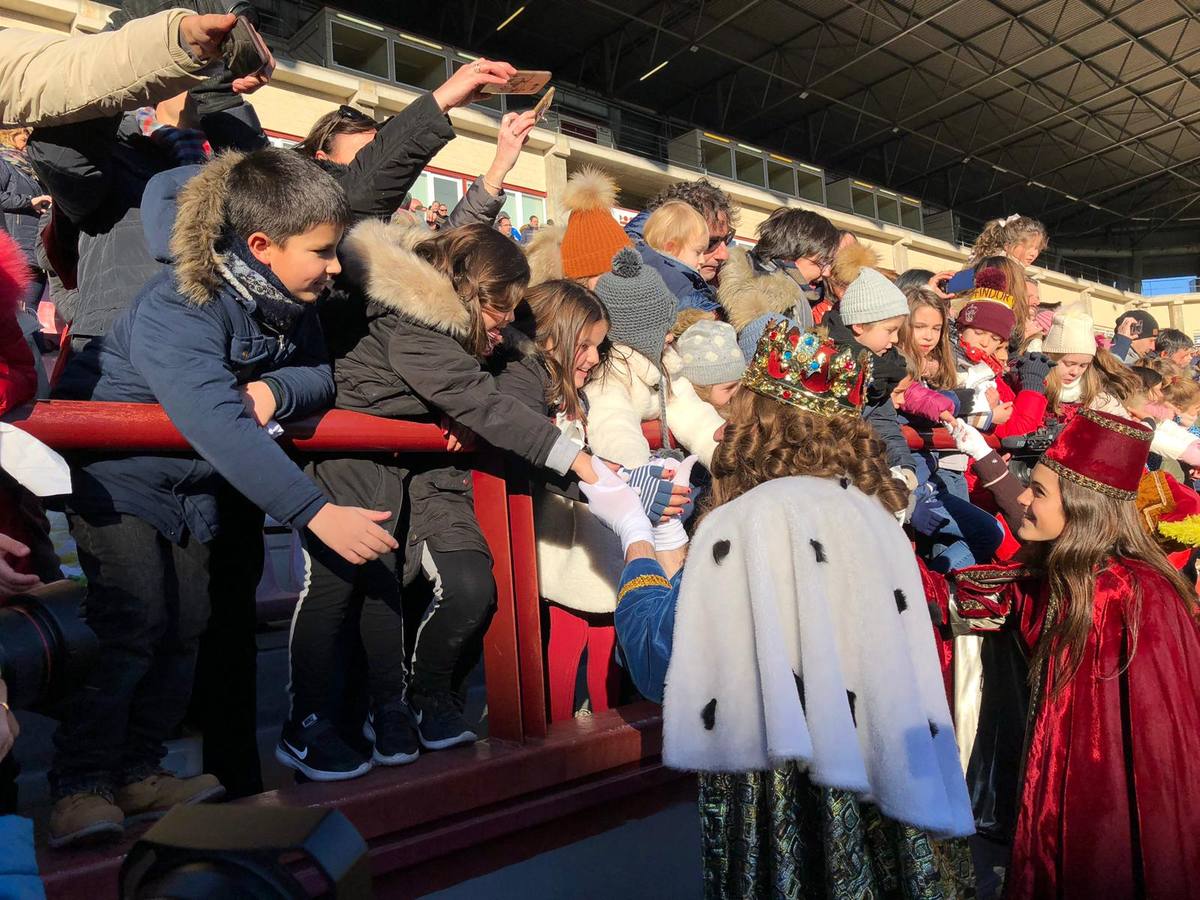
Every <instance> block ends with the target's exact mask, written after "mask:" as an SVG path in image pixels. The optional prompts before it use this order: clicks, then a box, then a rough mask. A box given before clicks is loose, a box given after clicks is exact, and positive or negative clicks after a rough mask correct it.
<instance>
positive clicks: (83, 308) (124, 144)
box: [28, 103, 267, 337]
mask: <svg viewBox="0 0 1200 900" xmlns="http://www.w3.org/2000/svg"><path fill="white" fill-rule="evenodd" d="M200 124H201V127H202V128H203V130H204V131H205V134H206V135H207V136H208V138H209V143H210V145H212V148H213V151H214V152H219V151H221V150H224V149H239V150H255V149H258V148H259V147H262V146H266V143H267V139H266V136H265V135H264V134H263V132H262V127H261V126H260V125H259V122H258V116H257V115H256V114H255V112H254V110H253V108H251V107H250V106H249V105H247V104H243V103H239V104H238V105H236V106H233V107H231V108H229V109H224V110H222V111H220V112H217V113H213V114H212V115H209V116H205V117H204V118H202V119H201V123H200ZM28 154H29V159H30V161H31V162H32V163H33V167H34V169H35V170H36V171H37V173H38V177H39V178H40V179H41V182H42V184H43V185H45V187H46V189H47V191H48V192H49V194H50V195H51V196H52V197H53V198H54V204H55V207H56V209H55V216H56V217H65V218H66V219H67V220H69V221H70V223H71V224H73V225H74V226H75V227H77V228H78V230H79V241H78V247H77V251H78V264H77V267H76V272H75V275H76V279H75V280H76V285H77V287H78V289H79V293H78V299H77V301H76V304H75V306H74V308H72V309H67V310H65V311H63V315H64V318H67V319H68V320H70V322H71V333H72V336H74V337H95V336H98V335H103V334H105V333H106V332H107V331H108V328H109V326H110V325H111V324H112V322H113V320H114V319H116V317H117V316H118V315H120V313H121V312H122V311H123V310H125V309H127V308H128V307H129V305H130V303H131V302H132V301H133V298H134V297H135V296H136V295H137V293H138V291H140V290H141V289H142V286H143V285H144V284H145V283H146V282H147V281H149V280H150V279H151V278H152V277H153V276H154V275H156V274H158V272H159V270H160V269H161V268H162V264H161V263H159V262H156V261H155V259H154V258H153V257H152V256H151V255H150V251H149V250H148V249H147V247H146V240H145V237H144V236H143V232H142V217H141V205H142V192H143V191H144V190H145V189H146V183H147V182H148V181H149V180H150V179H151V178H152V177H154V176H155V175H157V174H158V173H159V172H163V171H166V170H167V169H172V168H175V167H176V166H177V165H178V164H179V163H178V162H177V161H176V159H175V158H174V157H173V156H172V155H171V154H170V153H169V152H168V151H167V150H165V149H164V148H163V147H162V145H160V144H159V143H157V142H155V141H153V140H151V139H150V138H148V137H146V136H145V135H143V134H142V133H141V130H140V128H139V126H138V122H137V118H136V116H135V115H134V114H133V113H130V114H127V115H125V116H123V117H121V118H120V119H93V120H91V121H87V122H80V123H78V124H74V125H60V126H55V127H51V128H37V129H34V132H33V134H32V136H31V138H30V141H29V150H28ZM59 274H60V275H64V277H66V275H67V274H68V273H64V272H60V273H59Z"/></svg>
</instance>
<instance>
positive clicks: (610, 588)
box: [537, 344, 724, 613]
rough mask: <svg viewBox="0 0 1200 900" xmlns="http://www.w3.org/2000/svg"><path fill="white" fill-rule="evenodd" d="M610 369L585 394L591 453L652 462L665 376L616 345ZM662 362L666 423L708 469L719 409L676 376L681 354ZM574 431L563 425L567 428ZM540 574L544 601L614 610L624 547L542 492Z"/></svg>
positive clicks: (582, 507) (583, 508)
mask: <svg viewBox="0 0 1200 900" xmlns="http://www.w3.org/2000/svg"><path fill="white" fill-rule="evenodd" d="M613 350H614V352H613V356H612V363H611V364H610V369H609V371H608V372H607V373H606V375H605V376H604V377H603V378H600V379H598V380H597V381H594V382H592V383H591V384H589V385H588V386H587V388H586V393H587V398H588V428H587V437H588V445H589V446H590V447H591V450H592V452H593V453H595V454H596V455H597V456H601V457H603V458H605V459H608V460H612V461H613V462H618V463H620V464H621V465H623V466H630V467H634V466H640V465H642V464H643V463H645V462H647V461H649V459H650V445H649V443H648V442H647V441H646V438H645V436H644V435H643V434H642V422H645V421H654V422H657V421H658V417H659V412H660V410H661V405H660V402H659V393H658V382H659V380H660V379H661V378H662V377H663V376H662V375H661V374H660V373H659V371H658V370H657V369H656V368H654V366H653V365H652V364H651V363H650V361H649V360H648V359H646V357H644V356H642V355H641V354H640V353H637V352H635V351H633V350H631V349H630V348H629V347H626V346H624V345H621V344H618V345H616V346H615V347H614V348H613ZM663 364H664V367H665V368H666V370H667V373H668V376H669V377H670V378H671V395H670V397H669V398H668V400H667V425H668V427H669V428H670V429H671V433H672V434H673V435H674V436H675V439H676V441H677V442H678V443H679V445H680V446H681V447H682V448H683V449H685V450H687V451H688V452H690V453H695V454H696V455H697V456H699V457H700V462H701V463H703V464H704V466H705V467H707V466H708V465H709V464H710V463H711V462H712V455H713V451H714V450H715V449H716V447H717V440H716V437H715V434H716V431H717V429H719V428H720V427H721V425H722V424H724V420H723V419H722V418H721V417H720V415H719V414H718V413H717V411H716V410H715V409H713V408H712V406H710V405H709V404H707V403H705V402H704V401H703V400H701V399H700V398H699V397H698V396H697V395H696V391H695V388H693V387H692V385H691V383H690V382H689V381H687V379H685V378H683V377H682V376H681V375H679V374H678V372H679V368H680V360H679V354H677V353H676V352H675V351H674V350H673V349H671V348H667V351H666V352H665V353H664V354H663ZM569 427H572V426H570V425H560V428H563V429H564V432H566V429H567V428H569ZM537 513H538V519H537V526H538V575H539V578H540V582H541V591H542V596H543V597H544V598H545V599H547V600H549V601H551V602H553V603H557V604H559V605H560V606H565V607H568V608H570V609H575V610H580V611H582V612H589V613H611V612H612V611H613V610H614V609H616V608H617V587H618V585H617V581H618V579H619V578H620V576H621V569H622V568H623V567H624V564H625V563H624V557H623V555H622V553H621V542H620V541H619V540H618V539H617V537H616V535H614V534H613V533H612V531H610V530H609V529H608V528H607V527H606V526H605V525H604V524H603V523H601V522H600V521H599V520H598V519H597V518H596V517H595V516H593V515H592V514H591V512H589V511H588V508H587V504H586V503H577V502H574V501H572V500H568V499H567V498H565V497H562V496H560V495H557V494H550V493H546V492H543V493H542V495H541V497H540V499H539V502H538V508H537Z"/></svg>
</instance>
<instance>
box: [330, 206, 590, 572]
mask: <svg viewBox="0 0 1200 900" xmlns="http://www.w3.org/2000/svg"><path fill="white" fill-rule="evenodd" d="M428 236H429V235H428V232H426V231H425V229H424V228H422V227H420V226H415V225H409V224H404V223H384V222H379V221H366V222H361V223H360V224H358V225H356V226H355V227H354V228H353V229H352V230H351V231H350V233H349V234H348V235H347V236H346V239H345V240H344V241H343V242H342V246H341V249H340V251H339V255H340V257H341V261H342V264H343V267H344V269H343V273H342V276H341V277H340V279H339V286H340V288H341V291H342V293H341V295H340V296H338V297H336V298H335V299H333V300H332V301H331V303H330V311H331V312H333V314H334V315H333V316H332V318H331V319H330V320H329V321H330V323H331V326H332V327H333V328H334V329H335V330H334V331H333V332H332V333H331V334H330V335H329V337H330V349H331V353H330V355H331V357H332V358H333V360H334V381H335V383H336V385H337V401H336V406H337V407H338V408H339V409H352V410H356V411H358V412H364V413H369V414H372V415H378V416H386V417H388V418H413V417H420V416H432V417H439V416H441V415H446V416H449V417H450V418H452V419H454V420H455V421H456V422H458V423H460V424H461V425H464V426H466V427H467V428H470V429H471V430H472V431H473V432H475V434H477V435H479V437H480V438H482V439H483V440H485V441H487V442H488V443H489V444H491V445H492V446H493V447H496V448H497V449H500V450H507V451H509V452H510V453H513V454H515V455H516V456H518V457H519V458H521V459H523V460H525V461H527V462H529V463H531V464H532V465H535V466H538V467H543V468H547V469H550V470H552V471H555V472H557V473H559V474H565V473H566V472H567V471H568V469H569V468H570V466H571V463H572V462H573V461H574V459H575V456H576V455H577V453H578V451H579V447H578V446H576V445H575V444H574V443H573V442H571V441H570V440H568V439H567V438H565V437H563V435H562V434H561V433H560V432H559V430H558V429H557V428H556V427H555V426H554V424H553V423H552V422H551V421H550V420H549V418H547V417H546V416H545V415H544V413H540V412H538V411H536V410H535V408H533V407H535V406H536V403H532V404H531V403H530V402H529V401H528V400H527V399H522V398H520V397H519V396H517V395H515V394H514V393H513V392H510V391H504V390H501V389H500V388H499V387H498V385H497V383H496V380H495V378H494V377H493V376H495V375H497V374H499V373H500V372H502V371H503V370H504V369H505V367H507V366H509V365H513V364H515V363H518V362H519V361H520V360H521V358H522V356H523V355H524V354H525V353H532V352H534V351H533V349H532V345H531V343H530V342H529V341H528V338H526V337H524V336H523V335H521V334H520V333H519V332H517V331H516V330H515V329H512V328H509V329H506V330H505V344H506V345H507V347H503V348H502V349H500V350H497V352H495V353H493V354H492V356H491V357H489V359H488V360H486V361H481V360H479V359H477V358H476V357H474V356H472V355H471V354H470V353H468V352H467V351H466V350H465V349H464V348H463V346H462V344H461V343H460V339H461V338H462V337H463V336H464V335H465V334H466V333H467V329H468V327H469V324H470V318H469V314H468V311H467V309H466V307H465V306H464V305H463V303H462V301H461V300H460V299H459V297H458V294H457V293H456V292H455V290H454V286H453V285H452V283H451V282H450V279H448V278H447V277H445V276H444V275H442V274H441V273H440V272H439V271H438V270H436V269H435V268H433V266H431V265H430V264H429V263H427V262H425V260H423V259H421V258H420V257H419V256H417V255H416V254H415V253H413V252H412V248H413V247H414V246H415V245H416V244H417V243H419V242H420V241H421V240H422V239H424V238H426V237H428ZM522 381H523V382H524V383H526V384H533V383H534V382H533V381H531V380H529V379H527V378H523V379H522ZM543 410H544V406H543ZM448 459H450V458H449V457H447V456H445V455H442V454H434V455H429V456H411V455H402V456H400V457H398V458H397V459H395V460H393V461H387V462H384V461H382V460H379V459H376V458H367V457H338V458H324V459H320V460H317V461H315V462H314V463H313V464H312V475H313V477H314V478H316V479H317V481H318V482H319V483H320V484H321V485H322V486H323V487H324V488H325V489H326V491H328V492H329V494H330V495H331V496H332V497H333V498H334V501H335V502H337V503H345V504H349V505H353V506H366V507H369V508H374V509H387V510H391V511H392V512H393V513H397V512H399V513H400V515H398V516H397V518H395V519H394V520H393V523H394V527H395V529H396V532H395V533H397V534H399V533H400V532H405V533H406V539H405V540H403V541H401V543H402V544H404V545H406V555H405V566H404V573H405V580H406V581H407V580H408V579H409V578H412V577H413V576H415V574H416V572H417V569H418V567H419V564H420V547H421V544H422V543H423V542H425V541H428V542H429V543H430V545H431V546H432V547H433V549H435V550H446V551H449V550H466V549H469V550H480V551H482V552H485V553H486V552H487V545H486V544H485V543H484V541H483V537H482V535H481V533H480V531H479V525H478V523H477V522H476V521H475V513H474V508H473V506H472V492H471V479H470V473H469V472H468V471H467V469H466V468H465V467H461V466H458V465H447V461H448Z"/></svg>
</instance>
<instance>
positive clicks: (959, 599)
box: [954, 591, 1000, 613]
mask: <svg viewBox="0 0 1200 900" xmlns="http://www.w3.org/2000/svg"><path fill="white" fill-rule="evenodd" d="M988 599H989V600H991V601H992V607H991V608H989V607H988V606H987V604H985V603H980V602H979V601H978V600H976V599H975V598H974V597H964V596H962V595H958V596H956V597H955V598H954V602H955V603H957V604H958V611H959V612H964V613H969V612H989V613H990V612H995V610H996V609H997V608H998V607H999V606H1000V593H999V591H997V592H996V593H994V594H988Z"/></svg>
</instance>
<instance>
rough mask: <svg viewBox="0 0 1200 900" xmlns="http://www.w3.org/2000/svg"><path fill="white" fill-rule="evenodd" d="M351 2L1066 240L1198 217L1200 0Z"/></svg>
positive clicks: (1144, 233) (1153, 228) (667, 111)
mask: <svg viewBox="0 0 1200 900" xmlns="http://www.w3.org/2000/svg"><path fill="white" fill-rule="evenodd" d="M341 5H342V6H343V8H347V9H351V8H357V9H358V10H359V11H361V12H362V13H363V14H366V15H373V16H374V17H376V18H392V19H403V20H404V23H405V24H407V25H408V27H411V28H414V29H418V28H419V29H421V30H422V31H423V32H424V33H427V34H432V35H435V36H437V37H440V38H441V39H443V40H446V41H448V42H451V43H456V44H457V45H459V46H464V47H470V48H473V50H474V51H475V52H480V53H484V54H487V55H490V56H493V57H507V58H510V59H514V60H517V61H519V62H521V63H523V64H526V65H532V64H533V63H535V62H536V64H537V65H536V67H537V68H547V69H551V70H553V71H554V73H555V76H556V79H557V78H561V79H562V80H564V81H567V82H573V83H575V84H578V85H580V86H583V87H586V88H590V89H591V90H593V91H595V92H596V93H598V94H601V95H605V96H611V97H616V98H620V99H621V100H622V101H626V102H629V103H633V104H636V105H638V106H641V107H644V108H646V109H649V110H653V111H655V112H657V113H660V114H663V115H665V116H670V117H672V118H677V119H680V120H684V121H687V122H692V123H695V124H697V125H700V126H702V127H705V128H710V129H713V130H715V131H719V132H722V133H724V134H729V135H731V136H734V137H735V138H736V139H738V140H745V141H748V142H752V143H754V144H757V145H760V146H762V147H764V148H768V149H770V150H773V151H777V152H780V153H786V154H789V155H794V156H796V157H799V158H803V159H807V160H808V161H810V162H813V163H815V164H817V165H821V166H824V167H826V168H827V169H832V170H835V171H844V172H847V173H850V174H855V175H858V176H859V177H862V178H866V179H869V180H871V181H874V182H875V183H877V184H881V185H885V186H887V187H889V188H891V189H893V190H897V191H902V192H904V193H907V194H912V195H915V196H919V197H921V198H923V199H924V200H926V201H927V202H930V203H933V204H937V205H939V206H942V207H945V208H949V209H954V210H956V211H959V212H960V213H962V214H964V215H967V216H971V217H974V218H978V219H986V218H991V217H994V216H997V215H1002V214H1007V213H1011V212H1013V211H1020V212H1023V213H1025V214H1028V215H1033V216H1036V217H1038V218H1041V219H1042V220H1043V221H1045V222H1046V223H1047V224H1048V225H1049V226H1050V228H1051V230H1052V232H1053V233H1054V234H1055V236H1056V239H1058V240H1060V241H1061V240H1064V239H1069V238H1071V237H1075V238H1080V239H1086V238H1087V236H1089V235H1093V236H1099V235H1102V234H1105V233H1110V234H1111V233H1120V234H1125V235H1128V237H1126V238H1125V240H1124V241H1123V243H1126V244H1127V245H1128V244H1133V245H1136V244H1137V243H1139V242H1140V241H1141V240H1143V239H1145V238H1147V237H1149V236H1150V235H1152V234H1154V233H1156V232H1158V231H1160V230H1163V229H1167V230H1171V231H1176V230H1177V229H1179V228H1180V227H1181V226H1188V227H1196V225H1197V224H1200V85H1198V84H1197V76H1198V75H1200V12H1198V7H1197V5H1196V3H1195V2H1194V0H503V2H501V0H495V2H479V0H408V2H406V3H405V4H404V5H403V7H402V8H396V9H395V11H389V12H388V13H386V14H385V13H383V7H381V6H379V5H377V4H372V3H369V2H365V0H364V2H357V3H356V2H350V3H343V4H341ZM372 7H373V8H372ZM522 7H523V9H522ZM518 10H519V12H518ZM514 13H517V15H516V16H515V17H514ZM506 20H507V21H506ZM499 26H503V27H499ZM498 27H499V28H498Z"/></svg>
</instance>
